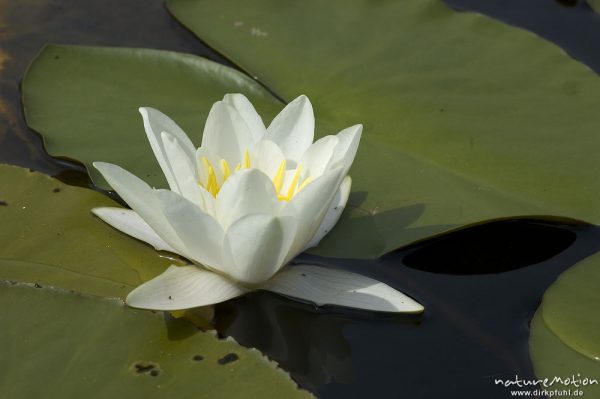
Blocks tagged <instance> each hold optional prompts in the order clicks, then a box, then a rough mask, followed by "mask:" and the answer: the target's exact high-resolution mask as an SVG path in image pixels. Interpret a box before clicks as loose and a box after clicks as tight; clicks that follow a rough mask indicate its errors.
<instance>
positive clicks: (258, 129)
mask: <svg viewBox="0 0 600 399" xmlns="http://www.w3.org/2000/svg"><path fill="white" fill-rule="evenodd" d="M223 101H225V102H226V103H227V104H229V105H231V106H232V107H233V108H235V109H236V110H237V111H238V112H239V113H240V115H241V117H242V119H243V120H244V122H246V125H247V126H248V129H250V133H251V134H252V138H253V140H254V142H255V143H256V142H258V141H259V140H261V139H262V138H263V136H264V135H265V132H266V130H267V129H266V128H265V124H264V123H263V120H262V119H261V117H260V115H259V114H258V113H257V112H256V109H254V106H253V105H252V103H250V101H248V99H247V98H246V96H244V95H243V94H239V93H236V94H225V97H223Z"/></svg>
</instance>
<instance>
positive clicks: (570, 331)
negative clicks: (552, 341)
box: [541, 254, 600, 371]
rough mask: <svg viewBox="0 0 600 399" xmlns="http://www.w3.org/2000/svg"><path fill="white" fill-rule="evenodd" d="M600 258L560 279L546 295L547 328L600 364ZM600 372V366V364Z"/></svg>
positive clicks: (543, 311) (597, 255)
mask: <svg viewBox="0 0 600 399" xmlns="http://www.w3.org/2000/svg"><path fill="white" fill-rule="evenodd" d="M599 287H600V254H596V255H593V256H591V257H589V258H587V259H585V260H583V261H582V262H580V263H578V264H577V265H575V266H574V267H571V268H570V269H569V270H567V271H566V272H564V273H563V274H561V275H560V276H559V278H558V279H557V280H556V282H555V283H554V284H552V285H551V286H550V288H548V290H547V291H546V292H545V293H544V299H543V301H542V306H541V309H542V317H543V318H544V322H545V323H546V326H547V327H548V328H549V329H550V330H551V331H552V332H553V333H554V334H556V336H558V337H559V338H560V339H561V340H562V341H563V342H564V343H565V344H566V345H567V346H569V347H570V348H572V349H573V350H574V351H577V352H579V353H581V354H582V355H585V356H587V357H589V358H590V359H594V360H598V361H600V317H599V313H598V310H599V309H600V289H599ZM598 367H599V371H600V362H599V363H598Z"/></svg>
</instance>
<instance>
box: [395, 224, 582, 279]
mask: <svg viewBox="0 0 600 399" xmlns="http://www.w3.org/2000/svg"><path fill="white" fill-rule="evenodd" d="M576 237H577V236H576V234H575V233H574V232H573V231H571V229H570V228H569V226H567V225H564V224H560V223H558V222H546V221H543V220H527V219H522V220H502V221H496V222H491V223H486V224H482V225H478V226H474V227H471V228H467V229H463V230H459V231H456V232H453V233H449V234H445V235H443V236H441V237H438V238H434V239H431V240H428V241H427V242H425V243H422V244H420V245H418V246H416V247H413V249H412V250H411V249H408V250H407V255H406V256H405V257H404V259H403V261H404V264H405V265H406V266H408V267H411V268H415V269H419V270H424V271H429V272H434V273H446V274H489V273H500V272H506V271H510V270H514V269H518V268H521V267H525V266H529V265H533V264H536V263H540V262H543V261H545V260H547V259H550V258H551V257H553V256H555V255H557V254H559V253H561V252H562V251H564V250H565V249H567V248H568V247H569V246H571V245H572V244H573V242H575V239H576Z"/></svg>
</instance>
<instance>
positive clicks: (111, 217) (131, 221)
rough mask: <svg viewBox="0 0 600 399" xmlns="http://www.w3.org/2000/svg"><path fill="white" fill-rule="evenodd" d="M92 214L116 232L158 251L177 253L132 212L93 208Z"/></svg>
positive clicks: (118, 209) (122, 209)
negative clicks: (119, 231) (142, 242)
mask: <svg viewBox="0 0 600 399" xmlns="http://www.w3.org/2000/svg"><path fill="white" fill-rule="evenodd" d="M92 212H93V213H94V214H95V215H96V216H98V217H99V218H100V219H102V220H104V221H105V222H106V223H108V224H110V225H111V226H112V227H114V228H115V229H117V230H121V231H122V232H123V233H125V234H128V235H130V236H132V237H134V238H137V239H138V240H142V241H144V242H147V243H148V244H150V245H152V246H153V247H154V248H155V249H157V250H158V251H169V252H177V251H175V250H174V249H173V248H171V246H170V245H169V244H167V243H166V242H165V241H164V240H163V239H162V238H160V237H159V236H158V234H156V232H155V231H154V230H152V227H150V226H149V225H148V223H146V222H145V221H144V219H142V218H141V217H140V215H138V214H137V213H135V212H134V211H132V210H130V209H124V208H94V209H92Z"/></svg>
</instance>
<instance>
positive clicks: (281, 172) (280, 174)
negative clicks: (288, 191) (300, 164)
mask: <svg viewBox="0 0 600 399" xmlns="http://www.w3.org/2000/svg"><path fill="white" fill-rule="evenodd" d="M284 176H285V159H284V160H283V161H281V163H280V164H279V169H277V173H275V177H273V184H274V185H275V191H276V192H277V194H279V191H280V190H281V185H282V184H283V178H284Z"/></svg>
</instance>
